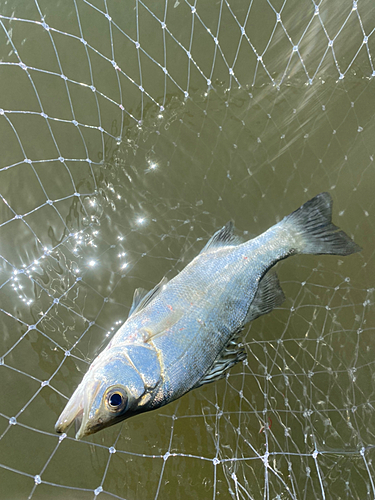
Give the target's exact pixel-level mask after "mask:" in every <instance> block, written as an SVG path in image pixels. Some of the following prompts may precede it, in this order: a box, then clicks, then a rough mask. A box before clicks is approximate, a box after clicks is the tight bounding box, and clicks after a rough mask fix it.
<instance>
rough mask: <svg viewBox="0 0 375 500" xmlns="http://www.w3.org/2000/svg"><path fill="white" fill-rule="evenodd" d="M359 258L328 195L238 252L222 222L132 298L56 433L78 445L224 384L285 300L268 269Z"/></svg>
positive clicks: (230, 225)
mask: <svg viewBox="0 0 375 500" xmlns="http://www.w3.org/2000/svg"><path fill="white" fill-rule="evenodd" d="M360 250H361V247H359V246H358V245H357V244H356V243H355V242H354V241H353V240H352V239H351V238H349V236H348V235H347V234H346V233H344V232H343V231H341V230H340V229H339V228H338V227H336V226H335V225H334V224H332V198H331V196H330V195H329V194H328V193H321V194H318V195H317V196H315V197H314V198H312V199H311V200H309V201H307V202H306V203H305V204H304V205H302V206H301V207H300V208H298V209H297V210H295V211H294V212H292V213H291V214H290V215H288V216H286V217H284V218H283V219H282V220H281V221H280V222H278V223H277V224H275V225H273V226H272V227H270V228H269V229H268V230H267V231H265V232H264V233H262V234H261V235H259V236H257V237H255V238H253V239H250V240H248V241H245V242H242V241H241V240H240V239H239V238H238V237H237V236H235V234H234V226H233V222H228V223H227V224H226V225H225V226H224V227H223V228H222V229H220V230H219V231H217V232H216V233H215V234H214V235H213V236H212V238H211V239H210V240H209V241H208V242H207V244H206V245H205V246H204V248H203V249H202V250H201V252H200V253H199V254H198V255H197V256H196V257H195V258H194V259H193V260H192V261H191V262H190V263H189V264H187V266H186V267H185V268H184V269H183V270H182V271H181V272H180V273H179V274H177V275H176V276H175V277H174V278H173V279H171V280H170V281H168V280H167V278H165V277H164V278H163V279H162V280H161V281H160V283H158V284H157V285H156V286H155V287H154V288H153V289H152V290H150V291H148V292H147V291H146V290H144V289H142V288H138V289H136V290H135V292H134V298H133V303H132V306H131V308H130V312H129V316H128V318H127V320H126V321H125V322H124V324H123V325H122V326H121V327H120V328H119V330H118V331H117V332H116V333H115V335H114V336H113V338H112V339H111V340H110V342H109V344H108V345H107V347H106V348H105V349H104V350H103V351H102V352H101V353H100V354H99V355H98V356H97V357H96V358H95V359H94V360H93V362H92V363H91V365H90V367H89V369H88V371H87V372H86V374H85V375H84V377H83V379H82V381H81V383H80V384H79V385H78V387H77V388H76V390H75V391H74V393H73V395H72V396H71V398H70V399H69V401H68V403H67V404H66V406H65V408H64V410H63V411H62V413H61V415H60V416H59V418H58V420H57V422H56V425H55V430H56V432H58V433H62V432H65V431H67V430H68V428H69V427H70V425H71V424H72V423H73V421H74V422H75V427H76V435H75V437H76V439H82V438H83V437H85V436H88V435H90V434H94V433H96V432H97V431H100V430H101V429H104V428H106V427H109V426H112V425H114V424H116V423H118V422H121V421H123V420H125V419H127V418H129V417H132V416H135V415H138V414H141V413H143V412H147V411H151V410H155V409H157V408H161V407H162V406H164V405H166V404H168V403H171V402H172V401H175V400H176V399H178V398H180V397H181V396H183V395H184V394H186V393H187V392H189V391H191V390H192V389H197V388H198V387H201V386H203V385H205V384H208V383H212V382H215V381H217V380H219V379H221V378H223V377H224V376H225V375H226V373H227V372H228V370H229V369H230V368H231V367H232V366H234V365H235V364H236V363H239V362H241V361H243V360H244V359H245V358H246V352H245V349H244V347H243V344H241V342H240V341H241V335H242V334H241V332H242V330H243V329H244V326H245V325H246V324H247V323H249V322H250V321H253V320H255V319H256V318H258V317H259V316H261V315H264V314H267V313H269V312H271V311H272V310H273V309H274V308H275V307H278V306H280V305H281V304H282V302H283V301H284V299H285V297H284V293H283V291H282V289H281V286H280V283H279V280H278V277H277V274H276V273H275V271H274V270H273V269H272V268H273V266H274V265H275V264H276V263H277V262H278V261H280V260H282V259H285V258H287V257H289V256H292V255H295V254H316V255H318V254H334V255H349V254H352V253H355V252H358V251H360Z"/></svg>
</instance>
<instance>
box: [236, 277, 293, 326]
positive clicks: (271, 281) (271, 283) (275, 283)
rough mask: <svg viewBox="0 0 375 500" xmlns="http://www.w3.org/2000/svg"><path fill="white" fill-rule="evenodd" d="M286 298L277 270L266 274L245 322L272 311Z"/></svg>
mask: <svg viewBox="0 0 375 500" xmlns="http://www.w3.org/2000/svg"><path fill="white" fill-rule="evenodd" d="M284 300H285V295H284V292H283V291H282V289H281V286H280V283H279V279H278V277H277V274H276V273H275V271H269V272H268V273H267V274H265V275H264V276H263V278H262V280H261V281H260V283H259V286H258V290H257V292H256V294H255V297H254V300H253V301H252V303H251V305H250V307H249V311H248V313H247V316H246V319H245V323H248V322H249V321H253V320H254V319H256V318H259V316H262V315H263V314H267V313H269V312H271V311H272V310H273V309H274V308H275V307H277V306H280V305H281V304H282V303H283V302H284Z"/></svg>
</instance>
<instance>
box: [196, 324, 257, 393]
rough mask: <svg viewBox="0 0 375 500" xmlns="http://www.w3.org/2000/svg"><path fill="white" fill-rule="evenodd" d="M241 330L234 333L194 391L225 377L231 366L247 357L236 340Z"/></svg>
mask: <svg viewBox="0 0 375 500" xmlns="http://www.w3.org/2000/svg"><path fill="white" fill-rule="evenodd" d="M242 330H243V328H240V329H239V330H237V332H235V334H234V335H233V337H231V339H230V341H229V342H228V344H227V345H226V347H225V348H224V350H223V351H222V353H221V354H220V356H219V357H218V358H217V359H216V361H215V362H214V364H213V365H212V366H211V368H210V370H209V371H208V372H207V373H206V375H205V376H204V377H203V378H201V379H200V380H199V381H198V382H197V383H196V384H195V386H194V387H193V389H196V388H197V387H200V386H201V385H205V384H210V383H211V382H215V381H216V380H220V379H221V378H223V377H225V373H226V372H227V371H228V370H229V369H230V368H232V366H233V365H235V364H236V363H239V362H240V361H243V360H244V359H245V358H246V356H247V355H246V352H245V350H244V349H243V346H242V345H239V344H238V340H239V337H240V334H241V332H242Z"/></svg>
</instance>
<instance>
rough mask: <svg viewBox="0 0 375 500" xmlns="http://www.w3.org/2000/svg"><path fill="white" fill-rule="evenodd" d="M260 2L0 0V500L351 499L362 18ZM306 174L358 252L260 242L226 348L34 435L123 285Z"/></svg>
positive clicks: (363, 168)
mask: <svg viewBox="0 0 375 500" xmlns="http://www.w3.org/2000/svg"><path fill="white" fill-rule="evenodd" d="M279 3H280V5H276V4H277V2H274V4H273V9H274V10H275V11H274V10H273V9H272V7H271V4H269V3H267V2H263V1H257V2H253V3H250V4H249V3H247V2H230V3H229V4H225V3H218V4H217V3H215V2H211V1H210V2H205V3H202V4H201V3H199V2H198V4H197V5H196V7H195V8H196V10H195V11H194V12H192V9H191V7H190V6H189V5H188V4H186V3H182V2H181V3H179V2H176V3H174V4H172V3H168V4H166V3H163V2H152V3H151V2H150V4H143V3H140V2H136V3H134V4H131V5H130V3H129V4H123V3H121V2H118V3H116V2H113V3H112V2H100V1H98V2H93V3H88V2H84V1H78V0H77V1H76V2H58V1H56V2H55V1H53V2H51V1H49V2H44V3H39V4H37V3H31V2H13V3H12V2H8V3H6V4H4V5H2V6H1V7H0V16H1V17H0V21H1V23H2V27H3V30H2V35H1V37H2V41H1V44H0V51H1V57H0V59H1V64H0V75H1V76H0V78H1V80H0V86H1V90H2V91H1V93H0V108H1V109H2V110H4V111H2V112H0V113H1V114H0V137H1V138H2V139H1V144H2V148H1V150H2V151H1V156H0V158H1V159H0V168H1V170H0V194H1V196H2V203H1V210H0V256H1V259H0V277H1V280H0V325H1V332H2V334H1V336H0V356H1V358H0V359H1V365H2V366H0V373H1V377H2V378H1V384H0V387H1V389H0V394H1V397H0V417H1V418H0V485H1V486H0V498H4V499H13V498H15V499H19V498H33V499H38V500H39V499H49V498H56V499H60V498H69V499H81V498H82V499H86V498H91V499H92V498H95V497H96V496H98V497H99V498H100V499H102V498H103V499H106V498H108V499H109V498H123V499H128V500H133V499H137V500H138V499H142V500H143V499H145V500H148V499H155V498H159V499H169V498H181V499H185V498H200V499H206V498H207V499H211V498H215V499H219V498H238V499H245V498H246V499H248V498H252V499H258V498H259V499H260V498H267V499H273V498H275V499H276V498H278V499H287V498H296V499H302V498H305V499H315V498H326V499H331V498H332V499H338V498H358V499H364V498H369V499H370V498H373V497H374V494H375V487H374V481H375V480H374V466H373V455H374V444H375V441H374V432H375V421H374V410H373V405H374V404H375V401H374V400H375V396H374V389H375V387H374V355H373V353H374V340H373V339H374V333H375V332H374V307H373V286H374V254H373V248H374V236H373V235H374V201H373V200H374V197H373V186H374V182H375V173H374V162H373V155H374V141H373V137H374V133H375V125H374V112H375V93H374V83H373V80H372V78H371V75H372V72H373V69H372V66H371V64H372V54H373V52H374V51H373V47H374V40H375V38H374V36H375V35H372V29H374V26H375V17H374V12H373V7H372V4H371V2H369V1H368V2H361V3H360V4H359V6H358V9H357V8H356V9H355V10H352V8H353V4H352V2H330V3H329V4H328V3H327V4H326V3H325V2H322V4H321V5H320V8H319V14H317V15H315V16H314V15H313V14H314V8H313V4H308V3H306V5H303V6H302V4H296V3H295V2H291V1H290V0H289V1H288V2H285V6H284V7H283V8H282V4H281V2H279ZM193 10H194V9H193ZM280 11H281V22H276V19H277V18H276V12H280ZM41 16H42V17H43V19H41ZM9 17H12V19H11V20H10V19H9ZM43 22H44V23H45V24H44V26H43V24H42V23H43ZM163 23H165V26H164V24H163ZM163 26H164V27H163ZM240 26H245V30H244V32H245V33H246V36H243V37H242V38H241V29H240ZM361 26H362V27H361ZM209 30H210V31H209ZM324 30H325V31H324ZM363 32H364V33H365V35H366V36H368V40H367V41H366V43H363ZM286 33H287V34H286ZM270 37H271V38H270ZM328 38H330V39H332V40H334V42H333V47H334V52H332V49H331V47H330V46H329V45H328ZM81 39H82V40H83V41H82V40H81ZM215 39H217V40H218V43H216V42H215ZM248 40H249V41H250V42H251V44H252V46H253V48H254V49H255V50H256V51H257V54H258V56H259V57H258V56H257V55H256V54H254V50H253V48H252V47H251V45H250V43H249V42H248ZM138 44H139V46H138ZM293 46H296V47H297V46H298V51H295V52H293ZM137 47H138V48H137ZM359 49H360V50H359ZM326 50H328V52H327V55H326V57H325V58H324V59H322V58H323V56H324V54H325V51H326ZM189 54H190V55H191V57H189ZM260 57H261V59H260ZM334 57H336V60H335V59H334ZM289 59H290V60H289ZM302 62H303V64H302ZM163 68H166V72H165V71H164V70H163ZM231 68H233V70H232V71H231ZM338 68H340V69H339V70H338ZM306 72H307V73H308V76H307V74H306ZM340 72H341V73H342V74H343V75H345V77H344V78H341V79H340ZM61 75H63V77H62V76H61ZM202 75H204V76H202ZM270 78H272V79H273V81H274V84H273V83H272V81H271V80H270ZM309 78H310V80H311V82H310V83H311V85H310V84H309ZM207 80H210V81H211V83H212V87H211V88H208V86H207ZM239 84H241V85H240V87H239ZM140 87H141V89H140ZM142 89H143V90H142ZM184 92H186V93H187V94H188V95H187V94H186V95H185V94H184ZM321 191H329V192H330V193H331V195H332V197H333V200H334V220H335V221H336V223H337V224H338V225H340V227H342V228H343V229H344V230H345V231H346V232H347V233H348V234H350V235H351V236H352V237H353V238H354V239H355V240H356V241H357V242H358V243H359V244H360V245H361V246H362V247H363V251H362V252H361V254H356V255H353V256H350V257H348V258H340V257H339V258H338V257H332V256H297V257H294V258H293V259H288V260H286V261H284V262H282V263H280V264H279V265H278V274H279V277H280V281H281V283H282V286H283V289H284V291H285V295H286V297H287V299H286V302H285V303H284V304H283V305H282V306H281V308H280V309H278V310H276V311H274V312H273V313H272V314H270V315H268V316H267V317H263V318H260V319H258V320H257V321H255V322H254V323H253V324H252V325H251V326H250V327H249V329H248V330H247V332H246V336H245V340H244V342H245V343H246V348H247V352H248V359H247V362H246V363H245V364H244V365H241V366H237V367H235V368H234V369H232V370H231V373H230V375H229V376H228V378H227V379H226V380H222V381H220V382H218V383H215V384H212V385H209V386H207V387H204V388H201V389H199V390H196V391H193V392H192V393H190V394H188V395H186V396H185V397H183V398H181V399H180V400H179V401H177V402H175V403H172V404H170V405H169V406H167V407H166V408H163V409H162V410H160V411H156V412H153V413H149V414H145V415H142V416H139V417H137V418H134V419H130V420H128V421H126V422H124V423H123V424H122V425H118V426H114V427H112V428H109V429H107V430H105V431H103V432H100V433H98V434H97V435H94V436H92V437H90V438H88V439H87V440H86V441H84V442H76V441H75V440H74V439H73V436H74V433H73V430H71V431H70V432H69V435H68V436H67V437H65V438H63V439H59V437H58V436H57V435H55V434H54V423H55V421H56V419H57V417H58V415H59V414H60V412H61V410H62V408H63V406H64V404H65V403H66V398H67V397H69V396H70V395H71V394H72V392H73V390H74V389H75V387H76V386H77V384H78V383H79V382H80V380H81V378H82V376H83V373H85V371H86V370H87V368H88V364H89V363H90V361H91V360H92V359H93V358H94V357H95V355H96V353H97V352H98V350H99V349H101V348H102V346H103V345H105V343H106V342H107V341H108V338H109V337H110V336H111V335H113V333H114V332H115V331H116V330H117V328H118V327H119V325H120V324H121V323H122V322H123V321H124V320H125V319H126V317H127V314H128V311H129V308H130V305H131V301H132V295H133V292H134V289H135V288H137V287H144V288H146V289H149V288H151V287H153V286H154V285H155V284H156V283H157V282H158V281H160V279H161V277H162V276H164V275H166V276H168V277H173V276H174V275H175V274H176V273H177V272H178V271H179V270H181V269H182V268H183V267H184V266H185V265H186V263H187V262H189V260H190V259H191V258H193V257H194V256H195V255H196V254H197V253H198V252H199V251H200V249H201V248H202V246H203V245H204V243H205V242H206V241H207V239H208V238H209V237H210V236H211V235H212V233H213V232H214V231H215V230H216V229H218V228H219V227H221V226H222V225H223V224H225V223H226V222H227V221H228V220H230V219H232V220H234V221H235V224H236V228H237V231H238V234H240V235H244V236H245V237H247V238H248V237H252V236H254V235H257V234H259V233H260V232H262V231H263V230H265V229H267V228H268V227H269V226H270V225H272V224H274V223H275V222H276V221H277V220H279V219H280V218H281V217H283V216H284V215H286V214H287V213H289V212H291V211H292V210H294V209H295V208H297V207H298V206H299V205H301V204H302V203H303V202H304V201H306V200H307V199H309V198H311V197H313V196H314V195H315V194H317V193H319V192H321ZM267 463H268V466H267V465H265V464H267Z"/></svg>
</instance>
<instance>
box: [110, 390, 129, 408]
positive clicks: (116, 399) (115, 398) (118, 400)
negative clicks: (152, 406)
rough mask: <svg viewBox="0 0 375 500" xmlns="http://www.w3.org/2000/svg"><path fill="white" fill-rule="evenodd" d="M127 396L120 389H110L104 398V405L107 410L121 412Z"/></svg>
mask: <svg viewBox="0 0 375 500" xmlns="http://www.w3.org/2000/svg"><path fill="white" fill-rule="evenodd" d="M127 400H128V398H127V395H126V394H125V392H124V391H122V390H121V389H118V388H116V389H112V390H110V391H108V393H107V397H106V404H107V407H108V409H109V410H111V411H119V410H123V409H124V408H125V406H126V403H127Z"/></svg>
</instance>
